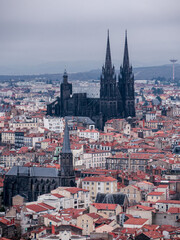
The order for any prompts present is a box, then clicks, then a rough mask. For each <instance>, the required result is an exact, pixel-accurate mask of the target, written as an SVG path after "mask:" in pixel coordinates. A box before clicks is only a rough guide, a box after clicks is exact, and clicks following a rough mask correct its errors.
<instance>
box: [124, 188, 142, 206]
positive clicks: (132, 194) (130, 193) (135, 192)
mask: <svg viewBox="0 0 180 240" xmlns="http://www.w3.org/2000/svg"><path fill="white" fill-rule="evenodd" d="M120 192H121V193H124V194H126V195H127V197H128V199H129V203H130V205H133V204H136V203H139V202H140V201H142V191H141V189H140V188H138V187H136V186H134V185H129V186H127V187H124V188H121V189H120Z"/></svg>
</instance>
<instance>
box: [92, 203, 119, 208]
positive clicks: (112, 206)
mask: <svg viewBox="0 0 180 240" xmlns="http://www.w3.org/2000/svg"><path fill="white" fill-rule="evenodd" d="M91 205H92V206H94V207H95V208H96V209H98V210H101V209H103V210H115V209H116V207H117V204H108V203H92V204H91Z"/></svg>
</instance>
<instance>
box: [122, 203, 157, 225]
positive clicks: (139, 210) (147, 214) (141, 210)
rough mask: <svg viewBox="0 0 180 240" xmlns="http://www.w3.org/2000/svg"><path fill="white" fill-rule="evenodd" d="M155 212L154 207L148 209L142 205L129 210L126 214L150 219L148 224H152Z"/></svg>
mask: <svg viewBox="0 0 180 240" xmlns="http://www.w3.org/2000/svg"><path fill="white" fill-rule="evenodd" d="M153 211H155V209H154V208H152V207H146V206H141V205H136V206H132V207H129V208H127V210H126V213H127V214H131V215H132V216H133V217H141V218H146V219H148V220H149V221H148V224H150V225H151V224H152V217H153Z"/></svg>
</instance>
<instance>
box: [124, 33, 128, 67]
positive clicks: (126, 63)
mask: <svg viewBox="0 0 180 240" xmlns="http://www.w3.org/2000/svg"><path fill="white" fill-rule="evenodd" d="M123 68H129V53H128V43H127V30H126V34H125V45H124V59H123Z"/></svg>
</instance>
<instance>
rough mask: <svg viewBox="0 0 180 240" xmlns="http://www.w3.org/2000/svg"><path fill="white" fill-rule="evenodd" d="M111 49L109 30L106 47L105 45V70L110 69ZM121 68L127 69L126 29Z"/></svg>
mask: <svg viewBox="0 0 180 240" xmlns="http://www.w3.org/2000/svg"><path fill="white" fill-rule="evenodd" d="M112 68H114V67H112V62H111V50H110V40H109V30H108V36H107V47H106V59H105V72H108V71H111V69H112ZM123 68H124V69H129V53H128V42H127V30H126V33H125V45H124V57H123Z"/></svg>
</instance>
